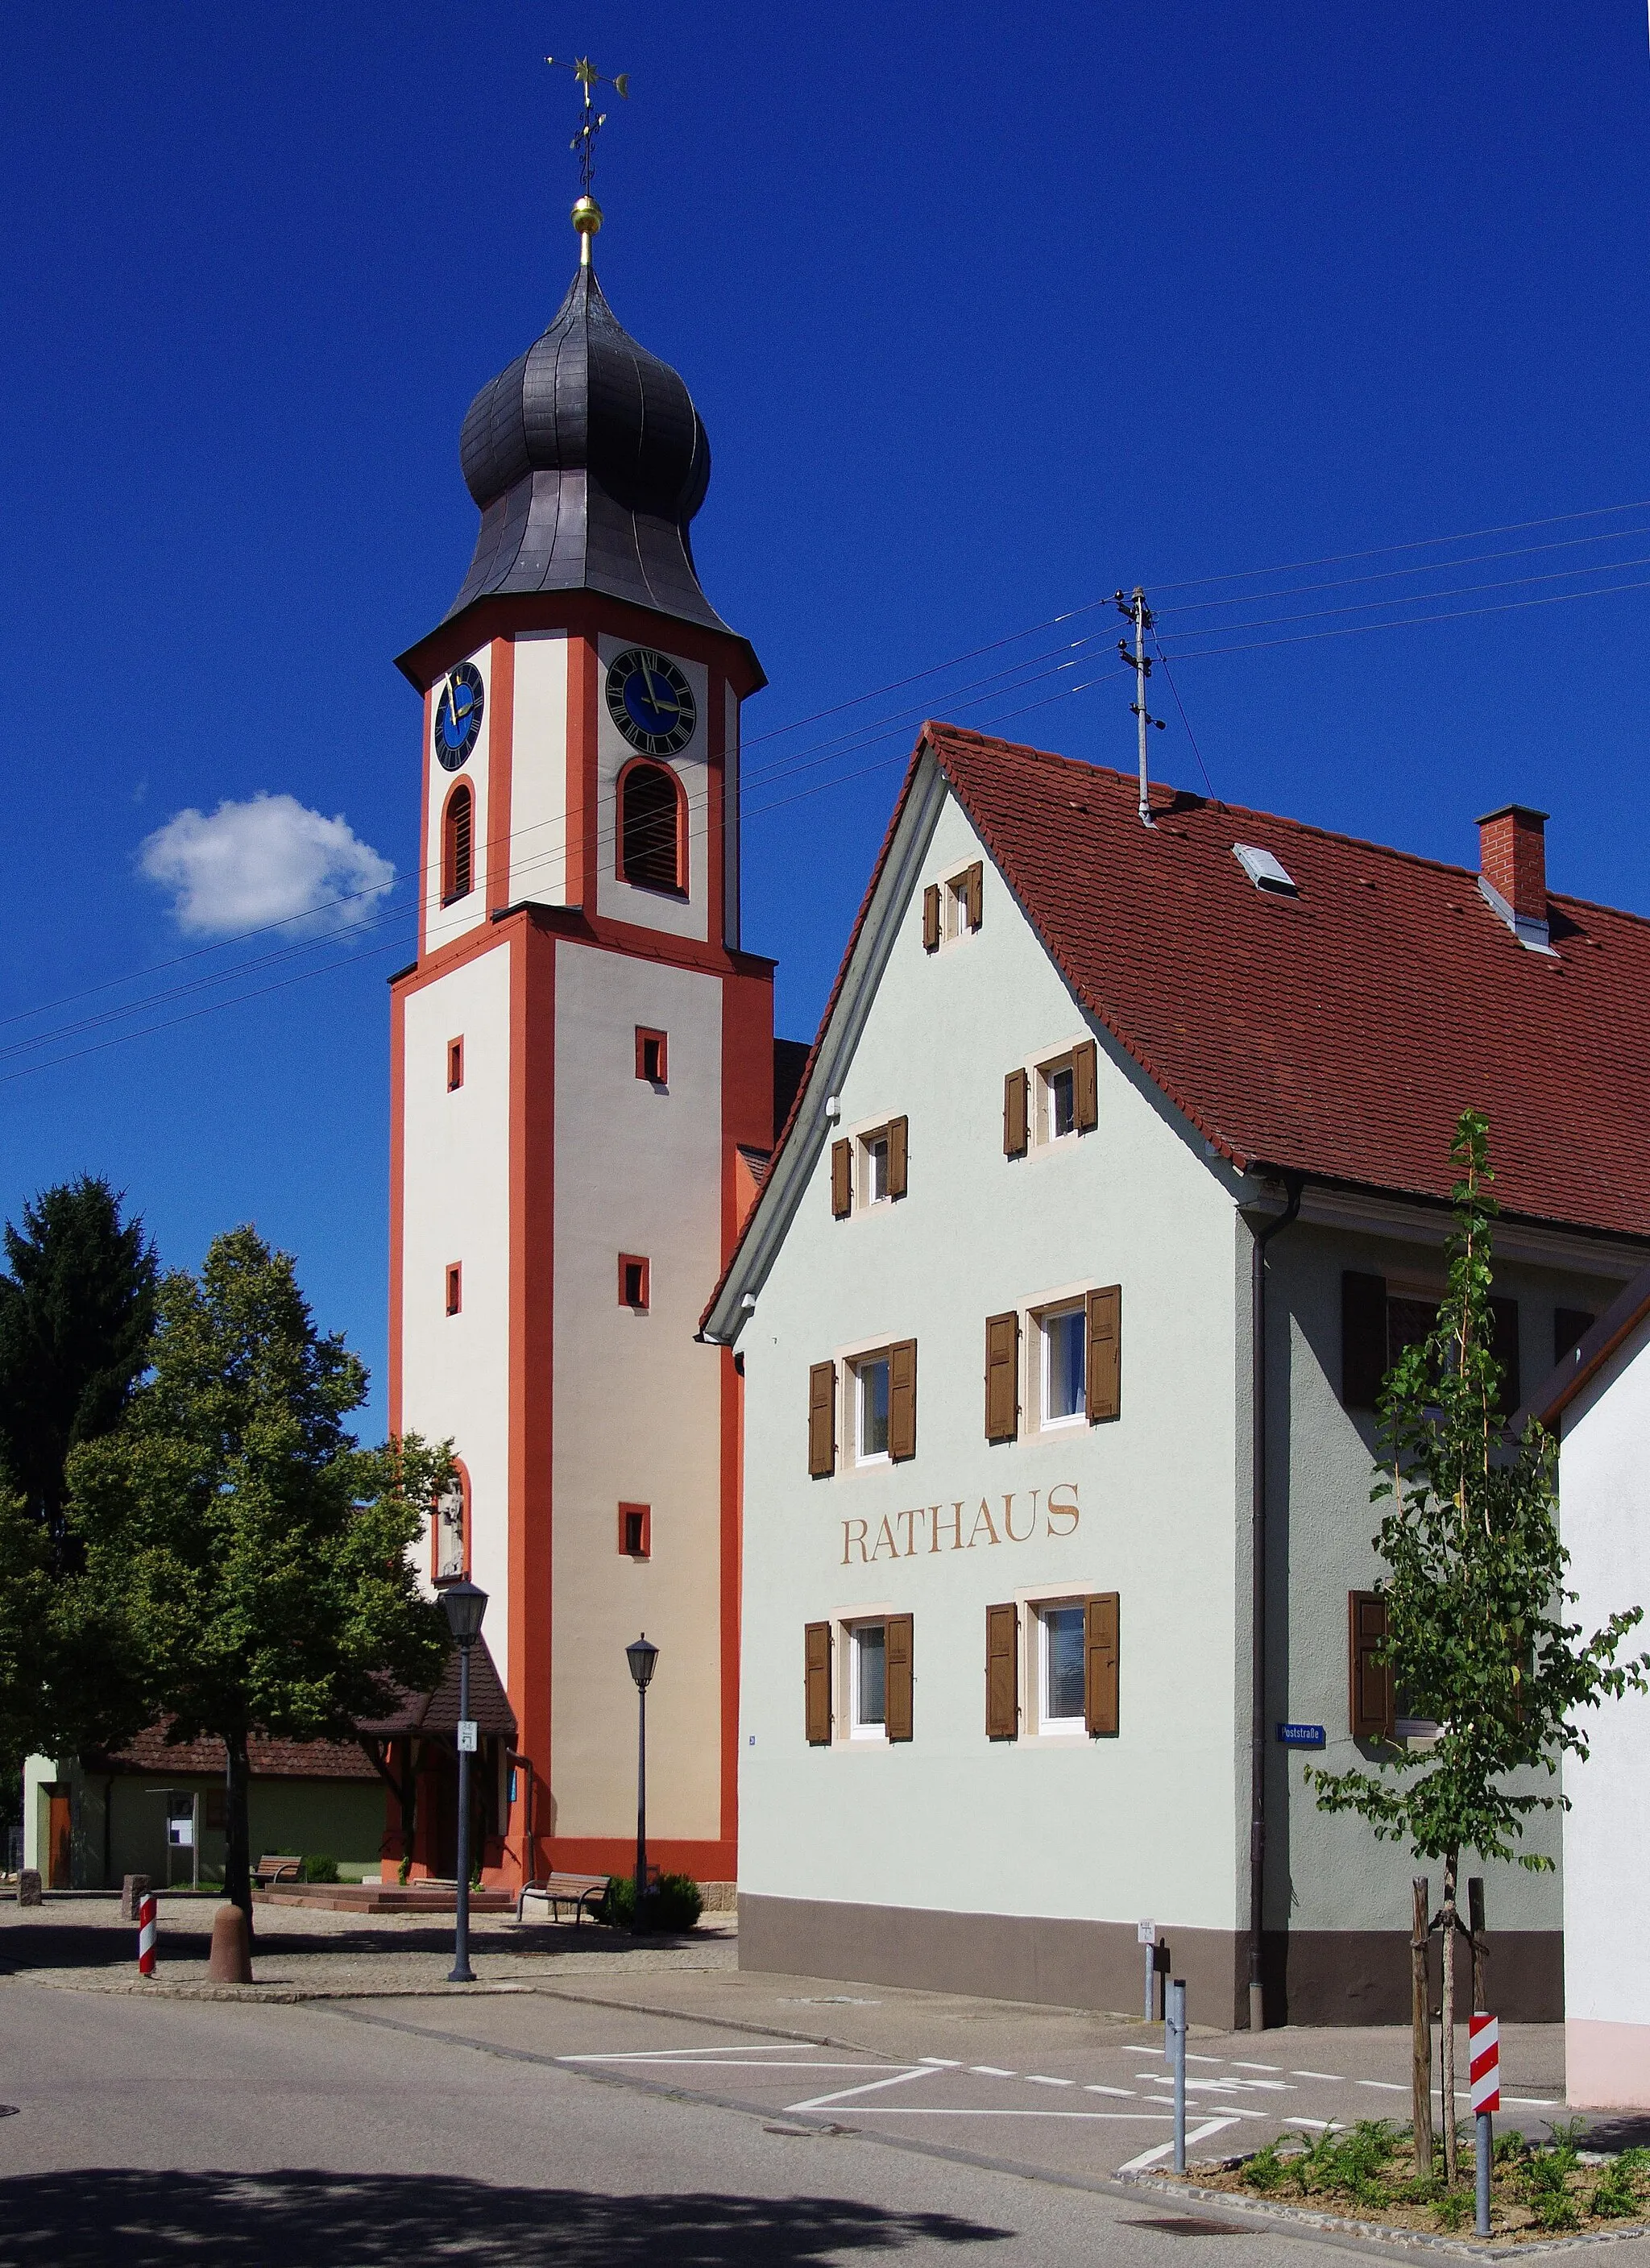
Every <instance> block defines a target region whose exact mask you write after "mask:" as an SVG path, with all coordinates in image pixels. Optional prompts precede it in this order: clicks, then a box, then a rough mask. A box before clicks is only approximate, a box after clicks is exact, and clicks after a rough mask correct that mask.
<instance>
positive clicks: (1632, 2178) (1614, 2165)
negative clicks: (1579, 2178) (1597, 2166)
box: [1593, 2158, 1639, 2220]
mask: <svg viewBox="0 0 1650 2268" xmlns="http://www.w3.org/2000/svg"><path fill="white" fill-rule="evenodd" d="M1638 2210H1639V2183H1638V2179H1637V2176H1636V2174H1635V2172H1634V2169H1633V2168H1632V2167H1631V2166H1624V2165H1623V2163H1622V2161H1621V2159H1620V2158H1615V2159H1612V2160H1611V2161H1610V2163H1609V2165H1608V2166H1606V2167H1605V2169H1604V2170H1603V2172H1602V2174H1601V2175H1600V2176H1599V2183H1598V2187H1597V2188H1596V2189H1595V2191H1594V2192H1593V2211H1594V2212H1595V2213H1596V2214H1597V2215H1598V2217H1599V2219H1600V2220H1631V2219H1632V2215H1633V2214H1634V2213H1637V2212H1638Z"/></svg>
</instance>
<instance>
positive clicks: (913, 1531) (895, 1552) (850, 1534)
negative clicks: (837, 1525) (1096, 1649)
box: [842, 1481, 1078, 1567]
mask: <svg viewBox="0 0 1650 2268" xmlns="http://www.w3.org/2000/svg"><path fill="white" fill-rule="evenodd" d="M1041 1498H1042V1490H1041V1489H1029V1490H1028V1491H1027V1492H1026V1495H1025V1496H1024V1497H1022V1498H1021V1499H1020V1500H1019V1501H1020V1510H1019V1512H1018V1513H1016V1511H1015V1509H1014V1506H1015V1499H1014V1498H1013V1497H1012V1496H1005V1498H1004V1499H1003V1508H1002V1511H1001V1512H1000V1513H993V1512H992V1510H991V1505H990V1503H989V1502H988V1500H987V1499H985V1498H984V1497H982V1498H981V1499H980V1501H979V1508H978V1510H977V1511H976V1512H975V1513H974V1514H973V1515H972V1517H971V1518H970V1516H969V1508H968V1504H967V1500H966V1499H961V1500H959V1501H958V1502H957V1503H955V1504H949V1505H945V1504H930V1505H920V1504H919V1505H917V1506H914V1507H913V1509H912V1510H911V1511H910V1512H896V1513H894V1514H893V1516H892V1517H891V1518H888V1517H885V1518H884V1519H882V1520H880V1521H879V1522H878V1523H877V1532H876V1535H874V1537H873V1535H872V1533H871V1523H870V1521H868V1520H844V1521H843V1561H842V1563H843V1566H844V1567H846V1566H847V1565H849V1564H850V1563H851V1560H852V1558H853V1555H854V1553H855V1552H856V1551H857V1552H858V1554H859V1557H860V1558H861V1559H862V1560H863V1561H864V1562H865V1563H866V1565H867V1566H869V1565H870V1564H871V1562H872V1561H873V1560H875V1559H880V1558H883V1557H888V1558H889V1559H914V1558H916V1557H917V1553H918V1552H919V1551H972V1550H973V1549H974V1547H975V1545H976V1543H1030V1541H1031V1539H1032V1537H1033V1536H1034V1535H1036V1533H1037V1531H1038V1525H1039V1522H1041V1525H1042V1533H1043V1534H1044V1535H1076V1533H1077V1522H1078V1504H1077V1483H1076V1482H1075V1481H1059V1482H1057V1484H1055V1486H1054V1487H1053V1488H1051V1489H1050V1491H1049V1500H1048V1503H1047V1504H1046V1505H1043V1504H1041V1502H1040V1499H1041ZM1027 1506H1029V1507H1030V1508H1029V1510H1028V1509H1027Z"/></svg>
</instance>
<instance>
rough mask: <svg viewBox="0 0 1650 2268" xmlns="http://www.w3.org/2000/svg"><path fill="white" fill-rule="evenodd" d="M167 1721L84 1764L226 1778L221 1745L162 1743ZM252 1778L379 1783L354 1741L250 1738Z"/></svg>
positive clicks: (211, 1741) (210, 1742)
mask: <svg viewBox="0 0 1650 2268" xmlns="http://www.w3.org/2000/svg"><path fill="white" fill-rule="evenodd" d="M167 1722H168V1720H167V1719H165V1718H163V1719H161V1721H160V1722H159V1723H158V1725H151V1726H149V1727H147V1728H146V1729H145V1730H144V1731H143V1732H141V1733H139V1734H138V1735H137V1737H136V1740H133V1741H129V1742H127V1744H126V1746H125V1747H124V1748H123V1749H115V1750H114V1751H113V1752H112V1753H110V1754H108V1755H107V1756H93V1757H89V1758H88V1759H87V1764H88V1769H90V1770H92V1771H117V1772H142V1773H144V1774H146V1775H159V1774H164V1773H166V1772H176V1773H180V1774H199V1773H206V1774H209V1775H210V1777H211V1778H214V1779H222V1778H223V1777H224V1765H225V1758H224V1744H223V1742H221V1741H219V1740H214V1739H210V1738H208V1739H204V1740H199V1741H173V1742H168V1741H167V1739H166V1724H167ZM247 1760H248V1762H249V1763H250V1764H251V1767H252V1777H253V1778H254V1779H372V1780H375V1779H377V1778H378V1774H377V1772H376V1771H374V1770H373V1768H372V1763H371V1761H370V1760H369V1758H368V1757H367V1756H365V1754H364V1752H363V1751H362V1749H360V1748H359V1747H358V1746H357V1743H356V1742H353V1741H271V1740H266V1739H265V1738H264V1737H263V1736H262V1735H261V1734H258V1733H254V1734H253V1736H252V1739H251V1741H250V1742H248V1744H247Z"/></svg>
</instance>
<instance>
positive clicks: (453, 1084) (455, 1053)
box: [447, 1037, 464, 1094]
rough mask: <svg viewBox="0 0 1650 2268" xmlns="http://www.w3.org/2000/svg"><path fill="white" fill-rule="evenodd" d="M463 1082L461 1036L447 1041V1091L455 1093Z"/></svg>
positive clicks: (462, 1043)
mask: <svg viewBox="0 0 1650 2268" xmlns="http://www.w3.org/2000/svg"><path fill="white" fill-rule="evenodd" d="M463 1084H464V1042H463V1040H462V1038H461V1037H460V1038H459V1039H456V1040H449V1041H448V1042H447V1093H448V1094H456V1093H457V1092H458V1090H459V1088H460V1087H461V1086H463Z"/></svg>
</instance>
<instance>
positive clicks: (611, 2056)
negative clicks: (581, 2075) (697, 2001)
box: [556, 2040, 796, 2063]
mask: <svg viewBox="0 0 1650 2268" xmlns="http://www.w3.org/2000/svg"><path fill="white" fill-rule="evenodd" d="M795 2044H796V2043H795V2042H794V2041H792V2040H776V2041H775V2042H774V2043H773V2044H772V2046H771V2047H764V2046H762V2044H761V2043H760V2042H758V2041H756V2040H751V2041H749V2042H748V2043H747V2042H744V2041H741V2042H740V2044H739V2049H738V2052H739V2053H740V2054H741V2055H766V2056H774V2055H784V2053H786V2051H788V2050H790V2049H792V2048H793V2047H794V2046H795ZM731 2052H733V2043H731V2042H730V2041H727V2040H714V2041H712V2042H711V2045H710V2046H709V2047H703V2048H624V2049H622V2050H618V2049H615V2050H612V2051H608V2052H607V2053H605V2054H601V2055H566V2056H557V2057H556V2061H557V2063H631V2062H642V2063H663V2062H666V2061H667V2060H669V2061H673V2062H674V2060H675V2059H676V2058H679V2057H681V2056H720V2055H727V2054H730V2053H731Z"/></svg>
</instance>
